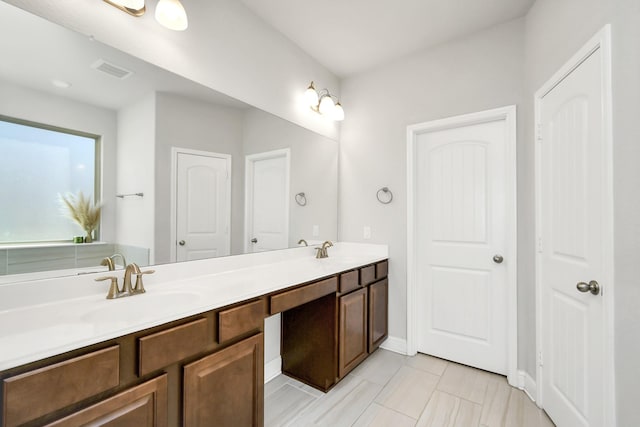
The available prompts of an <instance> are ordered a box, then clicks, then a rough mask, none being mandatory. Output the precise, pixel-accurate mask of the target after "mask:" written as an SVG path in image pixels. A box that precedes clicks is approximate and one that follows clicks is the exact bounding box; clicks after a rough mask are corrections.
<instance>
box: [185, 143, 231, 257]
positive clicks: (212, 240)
mask: <svg viewBox="0 0 640 427" xmlns="http://www.w3.org/2000/svg"><path fill="white" fill-rule="evenodd" d="M230 160H231V159H230V156H223V157H219V156H217V155H215V154H213V153H208V154H205V153H199V154H194V153H193V152H191V153H189V152H177V153H176V166H175V168H176V196H175V201H176V206H175V212H176V214H175V218H176V225H175V229H176V239H175V242H174V244H175V254H176V260H177V261H190V260H196V259H204V258H211V257H218V256H225V255H230V253H231V247H230V246H231V240H230V235H229V231H230V230H229V223H230V218H231V216H230V214H231V203H230V194H229V193H230V181H231V180H230V167H231V162H230Z"/></svg>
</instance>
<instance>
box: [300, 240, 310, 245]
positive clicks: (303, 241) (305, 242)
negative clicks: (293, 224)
mask: <svg viewBox="0 0 640 427" xmlns="http://www.w3.org/2000/svg"><path fill="white" fill-rule="evenodd" d="M303 243H304V245H305V246H309V244H308V243H307V241H306V240H304V239H300V240H298V244H299V245H301V244H303Z"/></svg>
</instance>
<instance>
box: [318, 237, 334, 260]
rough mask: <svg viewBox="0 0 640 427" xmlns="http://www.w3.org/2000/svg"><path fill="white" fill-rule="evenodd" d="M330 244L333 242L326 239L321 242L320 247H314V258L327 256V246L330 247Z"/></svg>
mask: <svg viewBox="0 0 640 427" xmlns="http://www.w3.org/2000/svg"><path fill="white" fill-rule="evenodd" d="M331 246H333V243H331V241H330V240H326V241H325V242H324V243H323V244H322V247H319V248H316V258H328V257H329V253H328V252H327V248H330V247H331Z"/></svg>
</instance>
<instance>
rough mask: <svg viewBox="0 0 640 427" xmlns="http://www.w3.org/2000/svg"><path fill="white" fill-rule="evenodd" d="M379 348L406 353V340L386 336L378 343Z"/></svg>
mask: <svg viewBox="0 0 640 427" xmlns="http://www.w3.org/2000/svg"><path fill="white" fill-rule="evenodd" d="M380 348H384V349H385V350H389V351H393V352H394V353H400V354H404V355H406V354H407V340H406V339H404V338H398V337H392V336H389V337H387V339H386V340H384V342H383V343H382V344H381V345H380Z"/></svg>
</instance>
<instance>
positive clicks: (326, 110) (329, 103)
mask: <svg viewBox="0 0 640 427" xmlns="http://www.w3.org/2000/svg"><path fill="white" fill-rule="evenodd" d="M334 108H335V105H334V104H333V100H332V99H331V97H330V96H328V95H324V96H323V97H322V98H321V99H320V106H319V107H318V111H319V112H320V114H322V115H323V116H330V115H331V114H332V113H333V110H334Z"/></svg>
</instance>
